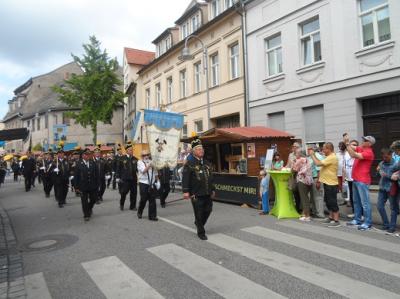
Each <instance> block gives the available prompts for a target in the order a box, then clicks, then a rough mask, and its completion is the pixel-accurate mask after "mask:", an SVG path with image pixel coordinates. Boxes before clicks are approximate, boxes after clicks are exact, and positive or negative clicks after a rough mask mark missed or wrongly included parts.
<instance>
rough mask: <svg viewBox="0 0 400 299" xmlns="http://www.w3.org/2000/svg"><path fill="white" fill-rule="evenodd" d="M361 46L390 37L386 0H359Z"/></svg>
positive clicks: (370, 44)
mask: <svg viewBox="0 0 400 299" xmlns="http://www.w3.org/2000/svg"><path fill="white" fill-rule="evenodd" d="M360 11H361V13H360V18H361V31H362V39H363V47H368V46H372V45H374V44H378V43H381V42H384V41H387V40H390V39H391V33H390V19H389V6H388V1H387V0H360Z"/></svg>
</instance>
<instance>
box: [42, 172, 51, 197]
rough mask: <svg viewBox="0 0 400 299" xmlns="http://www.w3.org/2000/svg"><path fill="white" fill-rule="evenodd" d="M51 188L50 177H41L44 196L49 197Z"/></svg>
mask: <svg viewBox="0 0 400 299" xmlns="http://www.w3.org/2000/svg"><path fill="white" fill-rule="evenodd" d="M52 188H53V180H52V179H51V177H50V176H46V175H44V176H43V190H44V193H45V194H46V195H50V192H51V189H52Z"/></svg>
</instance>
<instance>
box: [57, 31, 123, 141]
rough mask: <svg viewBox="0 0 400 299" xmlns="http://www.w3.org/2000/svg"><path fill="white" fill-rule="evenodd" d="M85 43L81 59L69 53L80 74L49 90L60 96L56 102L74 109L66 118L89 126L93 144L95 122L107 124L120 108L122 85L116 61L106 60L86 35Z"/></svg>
mask: <svg viewBox="0 0 400 299" xmlns="http://www.w3.org/2000/svg"><path fill="white" fill-rule="evenodd" d="M89 40H90V42H89V43H88V44H83V49H84V54H83V56H82V58H80V57H78V56H75V55H74V54H72V57H73V59H74V61H75V62H76V63H77V64H78V65H79V66H80V67H81V68H82V71H83V74H80V75H77V74H73V75H72V76H71V78H70V79H68V80H65V86H64V87H60V86H54V87H53V90H54V91H55V92H57V93H59V94H60V98H59V99H60V101H62V102H64V103H66V104H67V105H68V106H69V107H71V108H74V109H76V108H78V110H75V111H73V112H68V115H69V116H70V117H72V118H73V119H75V121H76V122H77V123H79V124H80V125H82V126H83V127H84V128H86V127H87V126H90V128H91V130H92V133H93V144H96V143H97V124H98V122H99V121H101V122H103V123H105V124H111V120H112V118H113V112H114V111H115V110H116V109H117V108H118V107H120V106H121V105H123V99H124V94H123V92H122V91H121V90H120V88H121V86H122V84H123V83H122V81H121V79H120V77H119V75H118V73H117V71H118V68H119V66H118V62H117V59H116V58H115V59H110V58H109V57H108V54H107V52H106V50H102V49H101V48H100V42H99V41H98V40H97V39H96V37H95V36H90V37H89Z"/></svg>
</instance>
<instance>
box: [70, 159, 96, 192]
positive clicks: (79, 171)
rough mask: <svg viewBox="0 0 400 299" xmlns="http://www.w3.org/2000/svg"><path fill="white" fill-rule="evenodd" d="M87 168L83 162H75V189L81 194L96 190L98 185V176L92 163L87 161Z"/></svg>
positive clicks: (94, 164)
mask: <svg viewBox="0 0 400 299" xmlns="http://www.w3.org/2000/svg"><path fill="white" fill-rule="evenodd" d="M88 163H89V167H88V166H86V164H85V161H84V160H81V161H78V162H77V165H76V167H75V184H76V188H78V189H79V191H82V192H89V191H93V190H97V188H98V186H99V185H98V184H99V176H98V171H97V167H96V163H95V162H94V161H91V160H89V161H88Z"/></svg>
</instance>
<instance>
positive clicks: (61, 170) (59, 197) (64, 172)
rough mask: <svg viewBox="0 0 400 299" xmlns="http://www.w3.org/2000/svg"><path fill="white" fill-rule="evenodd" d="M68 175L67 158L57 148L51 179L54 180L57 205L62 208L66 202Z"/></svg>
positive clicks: (61, 150) (62, 151)
mask: <svg viewBox="0 0 400 299" xmlns="http://www.w3.org/2000/svg"><path fill="white" fill-rule="evenodd" d="M69 177H70V167H69V163H68V161H67V159H66V158H65V152H64V150H63V149H59V150H58V152H57V158H56V161H55V168H54V169H53V175H52V178H53V181H54V193H55V197H56V201H57V202H58V206H59V207H60V208H63V207H64V205H65V203H66V198H67V194H68V187H69Z"/></svg>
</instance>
